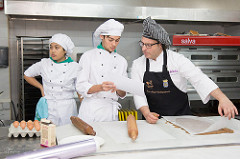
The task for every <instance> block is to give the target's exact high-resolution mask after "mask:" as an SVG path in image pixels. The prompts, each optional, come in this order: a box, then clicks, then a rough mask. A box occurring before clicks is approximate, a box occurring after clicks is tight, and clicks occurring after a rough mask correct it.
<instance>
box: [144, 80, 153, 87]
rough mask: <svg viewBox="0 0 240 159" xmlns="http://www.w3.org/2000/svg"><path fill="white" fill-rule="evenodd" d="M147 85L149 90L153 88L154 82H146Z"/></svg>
mask: <svg viewBox="0 0 240 159" xmlns="http://www.w3.org/2000/svg"><path fill="white" fill-rule="evenodd" d="M146 84H147V87H148V88H153V83H152V80H150V81H149V82H146Z"/></svg>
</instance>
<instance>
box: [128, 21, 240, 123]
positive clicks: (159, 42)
mask: <svg viewBox="0 0 240 159" xmlns="http://www.w3.org/2000/svg"><path fill="white" fill-rule="evenodd" d="M139 45H140V47H141V48H142V52H143V54H144V55H142V56H141V57H139V58H138V59H136V60H134V61H133V65H132V73H131V77H132V79H135V80H137V81H141V82H142V81H143V82H144V83H145V88H144V91H145V95H146V96H145V97H140V96H137V95H134V102H135V106H136V108H137V109H140V111H141V112H142V114H143V118H145V119H146V120H147V122H149V123H156V122H157V121H158V118H159V116H160V115H163V116H164V115H165V116H168V115H170V116H173V115H190V114H191V110H190V107H189V101H188V96H187V93H186V92H187V81H189V82H190V83H191V84H192V85H193V87H194V88H195V89H196V90H197V92H198V94H199V96H200V97H201V99H202V101H203V103H207V102H208V101H209V99H210V96H213V97H214V98H215V99H217V100H218V101H219V106H218V112H219V114H220V115H221V116H223V115H224V116H227V117H228V118H231V117H232V118H234V115H235V114H238V111H237V109H236V107H235V106H234V105H233V103H232V102H231V101H230V100H229V99H228V98H227V97H226V96H225V95H224V94H223V93H222V91H221V90H220V89H219V88H218V86H217V85H216V84H215V83H214V82H213V81H212V80H211V79H210V78H208V76H207V75H205V74H204V73H203V72H202V71H201V70H200V69H199V68H197V67H195V66H194V64H193V63H192V62H191V61H190V60H189V59H187V58H185V57H184V56H183V55H182V54H179V53H176V52H173V51H171V50H167V48H168V46H170V45H171V41H170V39H169V36H168V33H167V32H166V31H165V29H164V28H163V27H162V26H161V25H159V24H157V23H156V22H155V21H154V20H152V19H151V18H150V17H148V18H146V19H145V20H144V22H143V33H142V38H141V40H140V41H139Z"/></svg>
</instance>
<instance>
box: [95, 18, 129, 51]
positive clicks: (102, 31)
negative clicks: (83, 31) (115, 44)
mask: <svg viewBox="0 0 240 159" xmlns="http://www.w3.org/2000/svg"><path fill="white" fill-rule="evenodd" d="M123 29H124V26H123V24H122V23H120V22H118V21H116V20H114V19H109V20H108V21H106V22H104V23H103V24H101V25H100V26H99V27H98V28H97V29H96V31H95V32H94V34H93V45H94V47H97V46H98V45H99V44H100V43H101V39H100V35H112V36H121V34H122V32H123Z"/></svg>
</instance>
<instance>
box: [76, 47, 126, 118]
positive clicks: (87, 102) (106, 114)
mask: <svg viewBox="0 0 240 159" xmlns="http://www.w3.org/2000/svg"><path fill="white" fill-rule="evenodd" d="M79 64H80V69H81V71H80V73H79V75H78V78H77V84H76V87H77V91H78V93H79V94H81V95H82V96H83V97H84V99H83V101H82V103H81V106H80V109H79V115H78V116H79V117H80V118H81V119H82V120H84V121H85V122H96V121H115V120H118V109H120V107H121V106H120V104H119V103H118V102H117V100H118V98H119V96H118V95H117V93H116V92H113V93H112V92H111V91H100V92H97V93H93V94H88V91H89V89H90V88H91V87H92V86H93V85H98V84H102V83H103V82H104V81H106V79H105V77H106V75H107V74H108V73H111V72H113V73H117V74H119V75H122V76H125V77H127V61H126V59H125V58H123V57H122V56H121V55H119V54H118V53H117V52H111V53H109V52H108V51H106V50H104V49H103V48H102V47H99V46H98V48H94V49H92V50H89V51H87V52H85V53H84V54H83V55H82V57H81V59H80V61H79ZM123 98H124V97H123Z"/></svg>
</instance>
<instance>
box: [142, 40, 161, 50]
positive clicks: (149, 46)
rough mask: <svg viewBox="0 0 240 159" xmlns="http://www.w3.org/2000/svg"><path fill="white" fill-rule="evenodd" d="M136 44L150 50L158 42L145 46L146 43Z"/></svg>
mask: <svg viewBox="0 0 240 159" xmlns="http://www.w3.org/2000/svg"><path fill="white" fill-rule="evenodd" d="M138 44H139V46H141V47H143V46H144V45H145V46H146V48H147V49H151V48H152V46H153V45H156V44H159V42H157V43H154V44H147V43H146V44H145V43H143V42H142V41H139V42H138Z"/></svg>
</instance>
